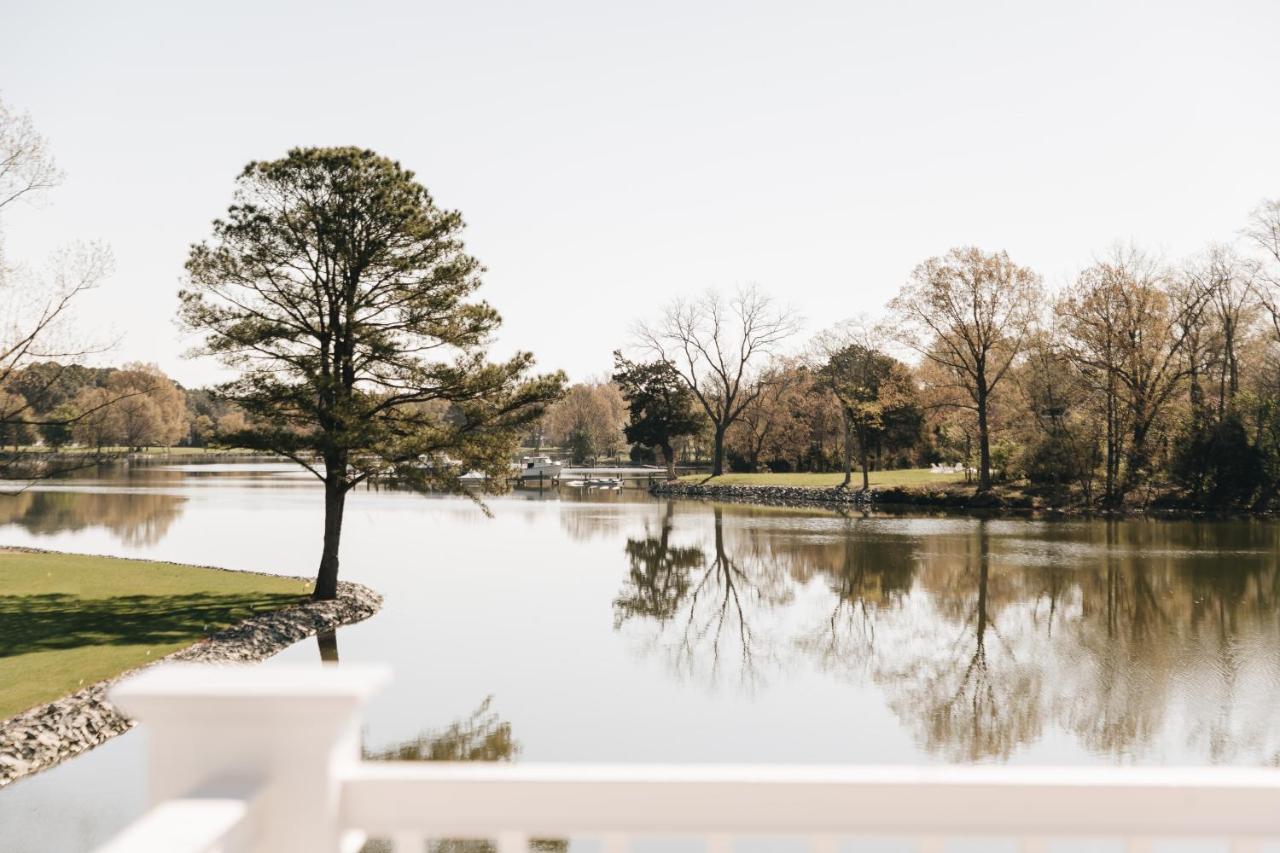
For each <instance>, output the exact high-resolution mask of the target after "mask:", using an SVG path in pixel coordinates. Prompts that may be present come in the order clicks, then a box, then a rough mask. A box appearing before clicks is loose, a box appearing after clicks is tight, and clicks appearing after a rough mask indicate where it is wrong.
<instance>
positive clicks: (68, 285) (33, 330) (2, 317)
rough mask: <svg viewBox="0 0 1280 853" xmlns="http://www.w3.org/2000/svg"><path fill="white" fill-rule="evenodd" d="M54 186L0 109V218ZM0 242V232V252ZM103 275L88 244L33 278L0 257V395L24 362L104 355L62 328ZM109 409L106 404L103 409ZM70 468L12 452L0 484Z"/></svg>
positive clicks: (6, 420)
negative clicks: (85, 294) (17, 205)
mask: <svg viewBox="0 0 1280 853" xmlns="http://www.w3.org/2000/svg"><path fill="white" fill-rule="evenodd" d="M61 178H62V175H61V173H60V172H59V171H58V168H57V166H56V165H55V164H54V161H53V158H52V156H51V155H50V153H49V149H48V145H47V143H46V141H45V139H44V138H43V137H42V136H41V135H40V134H39V133H38V132H36V130H35V127H34V125H33V124H32V122H31V119H30V117H29V116H26V115H19V114H17V113H15V112H13V111H12V110H11V109H9V108H8V107H7V106H6V105H5V104H4V103H3V102H0V216H3V215H4V214H5V213H7V212H8V211H9V210H10V209H11V208H12V207H13V205H14V204H15V203H16V202H18V201H19V200H34V199H36V198H38V197H40V196H41V194H42V193H43V192H44V191H46V190H48V189H50V188H52V187H54V186H56V185H57V183H58V182H59V181H60V180H61ZM2 238H3V232H2V231H0V248H2V243H3V240H2ZM110 270H111V254H110V252H109V251H108V250H107V249H106V247H104V246H102V245H99V244H93V243H89V244H75V245H71V246H68V247H66V248H64V249H62V250H60V251H58V252H57V253H55V255H54V256H53V257H52V258H51V259H50V261H49V262H48V264H47V265H46V266H45V267H44V268H43V269H39V270H37V269H32V268H30V267H26V266H15V265H11V264H9V263H7V261H6V259H5V258H4V257H3V254H0V388H5V387H8V386H9V385H10V383H11V382H12V380H13V379H14V376H15V374H16V373H17V372H18V371H20V370H22V369H23V368H24V367H26V366H27V365H28V364H31V363H32V362H35V361H41V360H49V361H60V362H66V361H71V360H74V359H78V358H82V357H84V356H86V355H89V354H91V353H95V352H100V351H101V350H102V349H104V348H105V347H103V346H100V345H94V344H91V343H86V342H85V340H84V338H83V337H82V336H77V335H73V334H71V333H70V332H69V330H68V329H67V324H68V321H69V319H70V313H71V308H72V305H73V303H74V302H76V300H77V299H78V298H79V297H80V296H81V295H82V294H84V293H85V292H86V291H88V290H92V289H93V288H94V287H96V286H97V285H98V284H99V283H100V282H101V281H102V279H103V278H105V277H106V276H107V274H108V273H109V272H110ZM58 375H59V374H58V373H57V372H56V371H55V372H52V373H50V374H49V375H48V377H46V381H47V382H48V383H49V384H52V383H53V382H56V381H57V380H58ZM111 402H112V400H110V399H107V400H105V401H103V405H109V404H110V403H111ZM0 421H2V423H0V426H3V427H4V428H5V431H6V432H8V433H14V432H21V431H22V430H23V428H24V427H26V428H29V427H35V426H41V425H47V424H52V423H55V422H57V423H69V421H66V420H55V419H53V418H52V417H51V416H49V415H44V416H40V417H37V415H36V413H35V412H34V411H33V410H32V408H31V406H29V405H27V404H26V403H23V404H22V405H15V406H7V407H5V410H4V412H3V413H2V414H0ZM95 461H97V460H93V459H88V458H86V459H81V460H75V461H74V464H76V465H81V464H88V463H91V462H95ZM71 464H72V462H71V461H70V460H66V459H58V458H56V457H55V456H54V454H52V453H44V454H33V453H23V452H18V451H15V452H13V453H11V454H7V455H4V456H0V477H3V478H4V479H11V478H20V479H28V480H29V479H32V478H35V477H40V476H47V475H49V474H51V473H54V472H55V469H56V470H62V469H63V468H65V467H68V465H71Z"/></svg>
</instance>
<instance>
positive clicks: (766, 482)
mask: <svg viewBox="0 0 1280 853" xmlns="http://www.w3.org/2000/svg"><path fill="white" fill-rule="evenodd" d="M843 480H844V474H838V473H837V474H721V475H720V476H719V477H713V478H712V479H710V480H708V479H707V478H706V475H704V474H688V475H686V476H684V477H681V478H680V482H682V483H702V482H705V483H706V484H707V485H720V486H808V487H809V488H814V489H830V488H833V487H835V486H838V485H840V483H841V482H842V481H843ZM962 482H964V474H934V473H932V472H931V471H930V470H929V469H928V468H903V469H901V470H898V471H872V472H871V485H872V486H942V485H948V484H950V483H962ZM852 486H853V488H855V489H860V488H862V472H861V471H854V472H853V482H852Z"/></svg>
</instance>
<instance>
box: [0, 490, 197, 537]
mask: <svg viewBox="0 0 1280 853" xmlns="http://www.w3.org/2000/svg"><path fill="white" fill-rule="evenodd" d="M184 500H185V498H182V497H179V496H177V495H164V494H149V493H138V492H120V493H110V492H108V493H98V492H55V491H35V490H29V491H25V492H21V493H19V494H16V495H8V496H4V497H0V524H17V525H20V526H22V527H25V528H26V529H27V530H29V531H30V532H31V533H33V534H35V535H37V536H41V535H49V534H54V533H61V532H63V531H66V530H72V531H75V530H85V529H87V528H91V527H102V528H105V529H107V530H109V531H110V532H111V533H113V534H114V535H115V536H116V537H118V538H119V539H120V541H121V542H123V543H125V544H126V545H135V546H136V545H154V544H155V543H157V542H159V541H160V540H161V539H163V538H164V536H165V534H166V533H167V532H168V531H169V527H170V526H171V525H172V524H173V522H174V521H175V520H176V519H177V518H178V516H180V515H181V514H182V504H183V501H184Z"/></svg>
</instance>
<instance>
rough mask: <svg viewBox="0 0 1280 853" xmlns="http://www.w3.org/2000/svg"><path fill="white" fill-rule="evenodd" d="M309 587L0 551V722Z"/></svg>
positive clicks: (290, 600) (188, 569) (242, 575)
mask: <svg viewBox="0 0 1280 853" xmlns="http://www.w3.org/2000/svg"><path fill="white" fill-rule="evenodd" d="M310 586H311V584H310V583H309V582H308V583H303V582H302V581H299V580H297V579H296V578H275V577H267V576H264V575H255V574H249V573H247V572H224V571H219V570H217V569H202V568H197V567H195V566H180V565H173V564H168V563H149V562H145V561H142V560H118V559H112V558H109V557H85V556H79V555H75V554H45V553H27V552H20V551H0V720H3V719H5V718H7V717H11V716H13V715H14V714H16V713H19V712H21V711H24V710H26V709H27V708H30V707H33V706H35V705H39V704H41V703H43V702H48V701H50V700H53V699H56V698H58V697H59V696H63V695H66V694H67V693H72V692H74V691H75V690H78V689H79V688H81V687H85V686H87V685H90V684H92V683H94V682H95V681H101V680H102V679H104V678H110V677H112V676H115V675H119V674H120V673H122V672H125V671H126V670H129V669H133V668H134V667H137V666H141V665H142V664H145V663H148V662H150V661H154V660H157V659H159V658H162V657H164V656H165V655H167V654H169V653H170V652H174V651H177V650H178V649H181V648H183V647H184V646H188V645H190V644H191V643H193V642H195V641H196V640H198V639H200V638H201V637H204V636H205V635H207V634H209V633H212V632H214V631H217V630H220V629H222V628H225V627H227V626H228V625H231V624H233V623H235V622H239V621H240V620H242V619H244V618H246V617H248V616H250V615H252V614H254V613H257V612H262V611H267V610H276V609H279V608H281V607H284V606H286V605H289V604H294V603H297V602H298V601H301V600H303V597H304V596H305V594H306V593H307V592H309V591H310Z"/></svg>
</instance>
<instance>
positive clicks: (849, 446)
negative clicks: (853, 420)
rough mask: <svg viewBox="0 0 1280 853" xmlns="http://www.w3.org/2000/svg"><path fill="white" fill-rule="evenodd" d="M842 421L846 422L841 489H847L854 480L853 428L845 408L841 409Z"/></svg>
mask: <svg viewBox="0 0 1280 853" xmlns="http://www.w3.org/2000/svg"><path fill="white" fill-rule="evenodd" d="M840 419H841V420H842V421H843V422H844V482H842V483H841V484H840V488H842V489H847V488H849V483H850V482H851V481H852V480H853V428H852V426H850V424H849V414H848V412H846V411H845V410H844V408H843V407H841V409H840Z"/></svg>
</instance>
